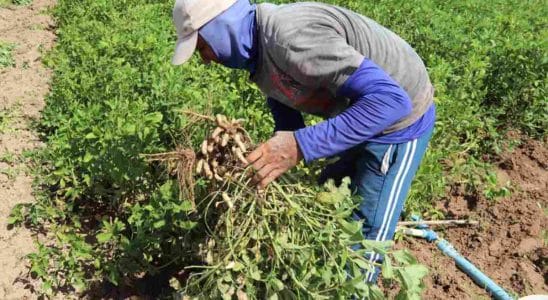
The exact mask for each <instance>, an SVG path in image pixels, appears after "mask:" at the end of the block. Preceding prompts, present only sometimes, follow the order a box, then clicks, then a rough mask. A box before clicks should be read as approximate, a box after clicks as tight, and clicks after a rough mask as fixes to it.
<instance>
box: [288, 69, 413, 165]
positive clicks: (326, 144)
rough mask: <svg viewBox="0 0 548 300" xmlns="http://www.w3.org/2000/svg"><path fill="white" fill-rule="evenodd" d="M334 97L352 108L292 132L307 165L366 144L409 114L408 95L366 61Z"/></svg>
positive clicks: (410, 107) (384, 73)
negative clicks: (349, 104) (368, 140)
mask: <svg viewBox="0 0 548 300" xmlns="http://www.w3.org/2000/svg"><path fill="white" fill-rule="evenodd" d="M337 95H338V96H343V97H347V98H349V99H350V100H352V104H351V106H350V107H348V108H347V109H346V110H345V111H343V112H342V113H341V114H339V115H337V116H336V117H334V118H331V119H328V120H326V121H323V122H321V123H319V124H317V125H314V126H309V127H305V128H302V129H299V130H297V131H296V132H295V138H296V139H297V142H298V144H299V147H300V149H301V151H302V153H303V155H304V159H305V161H306V162H310V161H313V160H315V159H319V158H323V157H328V156H333V155H336V154H337V153H340V152H342V151H344V150H347V149H350V148H352V147H353V146H356V145H358V144H360V143H362V142H365V141H367V139H369V138H371V137H374V136H375V135H378V134H379V133H381V132H382V131H383V130H385V129H386V128H388V127H389V126H390V125H392V124H394V123H396V122H397V121H398V120H400V119H401V118H403V117H405V116H407V115H409V114H410V113H411V110H412V104H411V100H410V99H409V96H408V95H407V93H406V92H405V91H404V90H403V89H402V88H401V87H400V86H399V85H398V83H396V82H395V81H394V80H393V79H392V78H391V77H390V76H389V75H388V74H387V73H386V72H385V71H384V70H383V69H381V68H380V67H379V66H377V65H376V64H375V63H374V62H373V61H371V60H369V59H365V60H364V61H363V62H362V64H361V65H360V67H359V68H358V69H357V70H356V71H355V72H354V73H353V74H352V75H351V76H350V77H349V78H348V79H347V80H346V81H345V83H344V84H343V85H342V86H341V87H340V88H339V89H338V91H337Z"/></svg>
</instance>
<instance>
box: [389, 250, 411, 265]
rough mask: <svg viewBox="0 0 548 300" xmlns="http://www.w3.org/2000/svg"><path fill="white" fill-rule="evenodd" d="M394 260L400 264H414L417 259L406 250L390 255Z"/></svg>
mask: <svg viewBox="0 0 548 300" xmlns="http://www.w3.org/2000/svg"><path fill="white" fill-rule="evenodd" d="M392 256H393V257H394V259H395V260H396V261H397V262H399V263H400V264H416V263H417V259H416V258H415V257H414V256H413V254H411V253H410V252H409V251H407V250H405V249H404V250H398V251H394V252H393V253H392Z"/></svg>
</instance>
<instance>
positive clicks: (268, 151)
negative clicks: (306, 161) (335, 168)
mask: <svg viewBox="0 0 548 300" xmlns="http://www.w3.org/2000/svg"><path fill="white" fill-rule="evenodd" d="M302 158H303V155H302V153H301V150H300V149H299V145H298V144H297V140H296V139H295V136H294V134H293V131H277V132H276V133H275V134H274V136H273V137H272V138H271V139H269V140H268V141H266V142H265V143H263V144H261V145H260V146H259V147H257V149H255V150H254V151H253V152H251V153H250V154H249V155H248V156H247V158H246V159H247V161H248V165H251V166H253V168H254V169H255V171H256V172H255V175H254V176H253V180H254V181H255V182H256V183H257V185H258V186H259V188H265V187H266V186H267V185H268V184H269V183H270V182H272V181H274V180H275V179H276V178H278V177H279V176H280V175H282V174H283V173H285V172H287V170H289V169H291V168H293V167H294V166H296V165H297V163H299V161H300V160H301V159H302Z"/></svg>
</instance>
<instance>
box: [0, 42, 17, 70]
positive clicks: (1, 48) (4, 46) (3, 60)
mask: <svg viewBox="0 0 548 300" xmlns="http://www.w3.org/2000/svg"><path fill="white" fill-rule="evenodd" d="M13 48H15V47H14V45H13V44H8V43H3V42H1V41H0V69H2V68H6V67H13V66H15V60H13V53H12V50H13Z"/></svg>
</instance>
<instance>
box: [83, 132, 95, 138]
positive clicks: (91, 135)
mask: <svg viewBox="0 0 548 300" xmlns="http://www.w3.org/2000/svg"><path fill="white" fill-rule="evenodd" d="M84 138H85V139H86V140H93V139H96V138H97V136H96V135H95V133H93V132H90V133H88V134H86V136H85V137H84Z"/></svg>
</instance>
